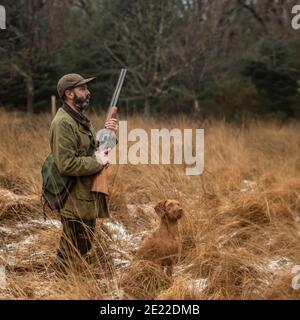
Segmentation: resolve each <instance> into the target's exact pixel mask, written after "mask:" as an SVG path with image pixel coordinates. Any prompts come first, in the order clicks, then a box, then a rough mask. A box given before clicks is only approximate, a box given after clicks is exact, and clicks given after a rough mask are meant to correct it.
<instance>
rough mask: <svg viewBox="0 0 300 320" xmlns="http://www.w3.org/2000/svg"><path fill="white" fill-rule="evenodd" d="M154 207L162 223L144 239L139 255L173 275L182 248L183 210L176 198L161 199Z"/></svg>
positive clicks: (140, 257)
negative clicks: (181, 224) (181, 220)
mask: <svg viewBox="0 0 300 320" xmlns="http://www.w3.org/2000/svg"><path fill="white" fill-rule="evenodd" d="M154 209H155V212H156V213H157V214H158V216H159V217H160V225H159V227H158V228H157V229H156V230H154V231H153V232H152V233H151V234H150V235H149V236H147V237H146V238H145V239H144V240H143V241H142V243H141V246H140V248H139V249H138V251H137V257H138V258H139V259H144V260H150V261H152V262H155V263H157V264H160V265H161V266H162V268H164V267H166V274H167V275H168V276H171V275H172V272H173V265H174V263H175V262H176V259H177V258H178V257H179V253H180V249H181V243H180V239H179V231H178V219H180V218H181V217H182V215H183V210H182V208H181V205H180V203H179V202H178V201H176V200H165V201H160V202H159V203H158V204H157V205H156V206H155V208H154Z"/></svg>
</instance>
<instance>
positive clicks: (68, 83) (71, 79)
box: [57, 73, 96, 98]
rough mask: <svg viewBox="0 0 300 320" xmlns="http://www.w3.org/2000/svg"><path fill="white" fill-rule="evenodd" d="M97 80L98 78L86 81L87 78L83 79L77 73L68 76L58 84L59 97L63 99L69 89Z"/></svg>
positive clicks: (62, 78)
mask: <svg viewBox="0 0 300 320" xmlns="http://www.w3.org/2000/svg"><path fill="white" fill-rule="evenodd" d="M95 79H96V77H92V78H87V79H85V78H83V76H81V75H80V74H77V73H69V74H66V75H64V76H63V77H61V78H60V79H59V80H58V83H57V92H58V95H59V96H60V97H61V98H62V97H63V95H64V94H65V91H66V90H67V89H70V88H75V87H78V86H81V85H83V84H86V83H89V82H91V81H93V80H95Z"/></svg>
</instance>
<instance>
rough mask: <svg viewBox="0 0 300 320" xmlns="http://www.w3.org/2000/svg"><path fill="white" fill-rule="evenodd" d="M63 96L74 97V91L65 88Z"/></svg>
mask: <svg viewBox="0 0 300 320" xmlns="http://www.w3.org/2000/svg"><path fill="white" fill-rule="evenodd" d="M65 96H66V97H67V98H69V99H73V97H74V92H73V90H71V89H67V90H66V91H65Z"/></svg>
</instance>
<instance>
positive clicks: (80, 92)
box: [72, 84, 91, 111]
mask: <svg viewBox="0 0 300 320" xmlns="http://www.w3.org/2000/svg"><path fill="white" fill-rule="evenodd" d="M72 91H73V93H74V96H73V101H74V104H75V105H76V107H77V108H78V109H79V110H80V111H85V110H86V109H87V108H88V106H89V104H90V97H91V93H90V91H89V90H88V86H87V85H86V84H84V85H82V86H79V87H76V88H74V89H73V90H72Z"/></svg>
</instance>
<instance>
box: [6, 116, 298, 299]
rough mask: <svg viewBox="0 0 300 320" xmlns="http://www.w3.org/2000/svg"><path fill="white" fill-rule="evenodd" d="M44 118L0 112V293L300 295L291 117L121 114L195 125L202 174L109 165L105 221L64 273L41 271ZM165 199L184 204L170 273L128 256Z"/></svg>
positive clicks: (50, 245)
mask: <svg viewBox="0 0 300 320" xmlns="http://www.w3.org/2000/svg"><path fill="white" fill-rule="evenodd" d="M50 121H51V118H50V116H49V115H47V114H42V115H37V116H34V117H30V118H28V117H27V116H26V115H25V114H22V113H8V112H5V111H3V110H1V116H0V136H1V140H0V266H1V265H2V266H4V267H5V270H6V286H5V288H2V289H0V298H1V299H298V298H300V289H299V290H296V288H295V289H294V288H293V286H292V283H294V284H295V279H296V280H297V273H298V275H299V273H300V271H299V269H300V267H299V268H297V265H300V179H299V177H300V135H299V122H289V123H284V124H282V123H278V122H275V121H271V120H270V121H266V122H255V121H249V122H246V123H244V124H242V125H236V124H235V125H234V124H230V123H227V122H225V121H216V120H214V121H208V120H206V121H200V120H199V121H197V120H195V119H190V118H188V117H184V116H182V117H181V116H179V117H177V118H171V119H166V120H163V119H160V120H159V119H155V118H151V119H148V120H147V121H144V120H143V119H142V118H140V117H137V116H133V117H131V118H129V119H128V121H129V122H128V125H129V128H135V127H138V128H144V129H145V130H150V129H151V128H164V127H166V128H181V129H183V128H204V129H205V170H204V173H203V174H202V175H199V176H186V175H185V170H184V166H181V165H180V166H179V165H177V166H170V165H131V164H129V165H119V166H111V168H110V177H109V188H110V210H111V217H110V218H109V219H106V220H103V221H102V220H98V222H97V232H96V241H95V246H94V248H93V252H92V255H91V256H92V259H91V263H90V264H87V263H82V270H81V272H79V273H78V272H77V273H75V272H74V273H72V272H71V273H70V274H68V275H66V276H65V277H63V276H60V275H58V274H57V273H55V272H54V271H52V270H51V269H49V268H48V265H49V264H50V263H51V261H53V259H54V257H55V253H56V247H57V246H58V241H59V237H60V233H61V224H60V221H59V217H58V216H57V215H56V214H55V213H49V212H47V214H48V219H47V220H45V219H44V217H43V214H42V207H41V204H40V192H41V176H40V170H41V165H42V163H43V160H44V159H45V157H46V156H47V154H48V153H49V143H48V130H49V125H50ZM92 121H93V123H95V124H97V123H100V119H99V118H98V117H96V116H93V117H92ZM167 198H174V199H178V200H179V201H180V202H181V204H182V206H183V208H184V211H185V215H184V217H183V218H182V219H181V220H180V233H181V238H182V254H181V257H180V259H179V261H178V263H177V265H176V267H175V270H174V275H173V277H172V278H171V279H170V278H168V277H167V276H166V275H165V274H164V273H162V271H161V270H160V268H159V267H157V266H156V265H154V264H152V263H150V262H149V263H146V262H142V263H140V262H137V261H134V254H135V250H136V249H137V247H138V245H139V242H140V240H141V239H142V238H143V236H145V235H146V234H147V233H148V232H149V231H150V230H151V229H152V228H154V227H155V226H156V225H157V223H158V220H157V217H156V214H155V212H154V210H153V207H154V205H155V204H156V203H157V202H158V201H160V200H164V199H167ZM125 275H126V276H125ZM295 277H296V278H295ZM296 284H297V283H296Z"/></svg>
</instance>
